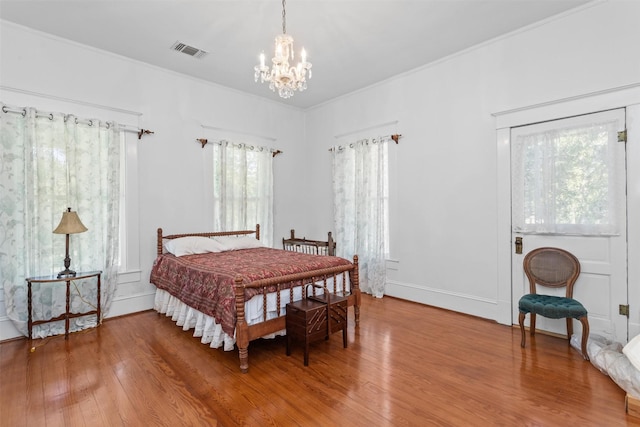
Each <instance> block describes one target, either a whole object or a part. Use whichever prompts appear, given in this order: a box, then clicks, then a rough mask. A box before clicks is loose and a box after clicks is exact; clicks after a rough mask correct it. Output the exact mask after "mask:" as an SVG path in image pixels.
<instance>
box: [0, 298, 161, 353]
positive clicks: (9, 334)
mask: <svg viewBox="0 0 640 427" xmlns="http://www.w3.org/2000/svg"><path fill="white" fill-rule="evenodd" d="M154 299H155V291H154V292H150V293H144V294H138V295H130V296H126V297H121V298H118V299H115V300H113V303H111V309H110V310H109V313H108V314H107V316H105V318H110V317H117V316H123V315H125V314H131V313H137V312H139V311H145V310H149V309H152V308H153V303H154ZM22 336H23V335H22V334H21V333H20V332H18V330H17V329H16V328H15V326H13V322H12V321H11V319H9V318H8V317H7V316H3V317H1V318H0V341H5V340H10V339H13V338H19V337H22Z"/></svg>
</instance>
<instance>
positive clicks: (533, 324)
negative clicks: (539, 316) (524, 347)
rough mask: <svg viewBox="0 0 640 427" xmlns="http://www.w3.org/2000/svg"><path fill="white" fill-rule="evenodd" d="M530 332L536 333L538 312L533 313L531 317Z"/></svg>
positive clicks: (532, 334)
mask: <svg viewBox="0 0 640 427" xmlns="http://www.w3.org/2000/svg"><path fill="white" fill-rule="evenodd" d="M529 333H531V336H534V335H535V334H536V314H535V313H531V319H529Z"/></svg>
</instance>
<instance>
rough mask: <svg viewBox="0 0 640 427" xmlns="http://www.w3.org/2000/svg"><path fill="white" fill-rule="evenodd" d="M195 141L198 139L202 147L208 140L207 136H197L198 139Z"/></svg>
mask: <svg viewBox="0 0 640 427" xmlns="http://www.w3.org/2000/svg"><path fill="white" fill-rule="evenodd" d="M196 141H198V142H199V143H200V144H202V148H204V146H205V145H207V142H209V141H208V140H207V138H198V139H196Z"/></svg>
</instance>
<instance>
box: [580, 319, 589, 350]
mask: <svg viewBox="0 0 640 427" xmlns="http://www.w3.org/2000/svg"><path fill="white" fill-rule="evenodd" d="M579 320H580V323H582V357H584V360H589V353H587V341H588V340H589V319H587V316H584V317H581V318H580V319H579Z"/></svg>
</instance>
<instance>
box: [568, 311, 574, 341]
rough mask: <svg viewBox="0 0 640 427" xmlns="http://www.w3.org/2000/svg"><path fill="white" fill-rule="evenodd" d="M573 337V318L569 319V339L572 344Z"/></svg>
mask: <svg viewBox="0 0 640 427" xmlns="http://www.w3.org/2000/svg"><path fill="white" fill-rule="evenodd" d="M571 335H573V318H572V317H567V339H568V340H569V343H571Z"/></svg>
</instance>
